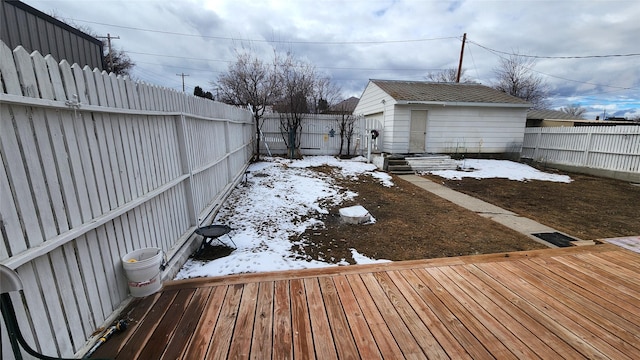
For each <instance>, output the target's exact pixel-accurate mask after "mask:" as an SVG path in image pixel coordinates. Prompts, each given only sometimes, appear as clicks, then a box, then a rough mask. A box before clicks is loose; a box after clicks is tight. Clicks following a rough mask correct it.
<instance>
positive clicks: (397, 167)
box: [386, 155, 458, 175]
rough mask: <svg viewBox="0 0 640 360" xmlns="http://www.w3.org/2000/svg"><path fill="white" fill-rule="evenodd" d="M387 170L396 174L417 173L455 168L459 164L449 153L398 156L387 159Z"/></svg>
mask: <svg viewBox="0 0 640 360" xmlns="http://www.w3.org/2000/svg"><path fill="white" fill-rule="evenodd" d="M387 161H388V163H387V168H386V170H387V171H388V172H390V173H392V174H396V175H406V174H415V173H416V172H418V171H436V170H455V169H456V168H457V167H458V165H457V164H456V161H455V160H453V159H451V157H450V156H448V155H428V156H398V155H393V156H391V157H389V158H388V159H387Z"/></svg>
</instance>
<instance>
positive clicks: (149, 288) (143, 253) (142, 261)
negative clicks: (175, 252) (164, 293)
mask: <svg viewBox="0 0 640 360" xmlns="http://www.w3.org/2000/svg"><path fill="white" fill-rule="evenodd" d="M163 255H164V253H163V252H162V249H158V248H144V249H140V250H135V251H132V252H130V253H128V254H127V255H125V256H124V257H123V258H122V266H123V267H124V271H125V273H126V275H127V280H129V292H131V296H133V297H143V296H148V295H151V294H154V293H155V292H157V291H158V290H160V288H162V281H161V280H160V271H161V267H162V262H163V258H164V256H163Z"/></svg>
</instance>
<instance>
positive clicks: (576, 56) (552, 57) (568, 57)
mask: <svg viewBox="0 0 640 360" xmlns="http://www.w3.org/2000/svg"><path fill="white" fill-rule="evenodd" d="M467 42H468V43H471V44H474V45H477V46H479V47H481V48H483V49H485V50H487V51H489V52H492V53H497V54H503V55H518V56H520V57H526V58H534V59H598V58H613V57H632V56H640V53H631V54H606V55H574V56H541V55H526V54H515V53H513V52H507V51H501V50H496V49H492V48H490V47H487V46H484V45H481V44H478V43H477V42H475V41H471V40H467Z"/></svg>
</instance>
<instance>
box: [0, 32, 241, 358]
mask: <svg viewBox="0 0 640 360" xmlns="http://www.w3.org/2000/svg"><path fill="white" fill-rule="evenodd" d="M0 77H1V85H2V87H1V89H2V91H0V160H1V161H2V164H1V166H0V230H1V233H2V243H1V244H0V262H1V263H2V264H4V265H7V266H8V267H10V268H13V269H16V271H17V272H18V273H19V275H20V276H21V278H22V280H23V283H24V293H23V295H21V294H19V293H13V294H12V295H11V296H12V299H13V303H14V305H15V307H16V312H17V315H18V319H19V323H20V325H21V329H22V331H23V332H24V335H25V338H26V340H27V342H28V343H30V344H33V345H34V346H35V347H36V348H38V349H39V350H40V351H42V352H43V353H45V354H48V355H61V356H71V355H73V354H75V353H77V352H78V351H79V350H80V349H81V348H82V347H83V346H84V345H85V343H86V340H87V339H88V338H89V337H90V336H91V334H92V333H93V332H94V330H96V329H97V328H98V327H100V326H101V325H103V323H104V322H105V321H107V320H109V319H110V317H112V316H113V314H114V311H115V310H116V309H117V308H118V306H119V305H121V304H122V302H123V301H124V300H125V299H126V298H127V296H128V288H127V281H126V278H125V275H124V272H123V269H122V264H121V257H122V256H124V255H125V254H126V253H128V252H131V251H133V250H135V249H140V248H144V247H158V248H162V249H163V250H164V251H165V252H166V253H167V257H168V258H169V259H172V258H173V260H172V261H171V263H172V264H173V265H174V267H175V266H179V265H180V261H181V258H180V257H181V256H182V258H184V256H186V255H184V254H185V253H186V252H187V251H188V247H189V246H190V245H192V244H191V243H190V242H189V241H188V240H189V238H190V236H191V234H192V233H193V230H194V229H195V226H196V222H197V219H198V218H205V217H207V216H209V215H211V212H212V211H213V210H215V209H216V208H217V207H218V206H219V205H220V203H221V202H222V200H223V199H224V197H225V196H226V194H227V193H228V192H229V191H230V189H232V188H233V186H234V184H235V183H236V182H237V181H238V180H239V179H240V178H241V177H242V175H243V174H244V171H245V169H246V166H247V164H248V162H249V160H250V158H251V155H252V147H253V142H252V141H253V125H252V117H251V113H250V112H248V111H245V110H241V109H238V108H236V107H231V106H227V105H224V104H220V103H215V102H213V101H210V100H206V99H200V98H195V97H192V96H186V95H184V94H182V93H178V92H176V91H174V90H170V89H164V88H159V87H155V86H149V85H146V84H142V83H136V82H133V81H130V80H126V79H123V78H121V77H116V76H115V75H113V74H111V75H107V74H106V73H100V72H98V71H97V70H96V71H92V70H91V69H89V68H88V67H85V68H81V67H80V66H78V65H76V64H74V65H72V66H70V65H69V64H68V63H67V62H66V61H62V62H60V63H58V62H57V61H56V60H55V59H53V58H52V57H51V56H46V57H42V56H41V55H40V54H39V53H37V52H34V53H33V54H28V53H27V52H26V51H25V50H24V49H23V48H21V47H18V48H17V49H16V50H14V51H11V50H10V49H9V48H8V47H7V46H6V45H5V44H4V43H1V42H0ZM1 330H2V358H3V359H12V358H13V354H12V353H11V346H10V345H9V340H8V337H7V331H6V327H5V325H4V322H3V323H2V329H1Z"/></svg>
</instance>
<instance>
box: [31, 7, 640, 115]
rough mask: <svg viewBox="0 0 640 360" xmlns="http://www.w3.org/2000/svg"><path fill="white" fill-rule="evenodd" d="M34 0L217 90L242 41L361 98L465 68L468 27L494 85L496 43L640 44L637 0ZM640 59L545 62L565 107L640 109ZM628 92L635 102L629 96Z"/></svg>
mask: <svg viewBox="0 0 640 360" xmlns="http://www.w3.org/2000/svg"><path fill="white" fill-rule="evenodd" d="M25 2H26V3H28V4H29V5H31V6H34V7H35V8H37V9H39V10H41V11H43V12H46V13H50V12H51V11H53V10H55V11H56V13H57V14H58V15H59V16H62V17H66V18H71V19H78V20H83V21H88V22H78V23H79V24H87V25H89V26H90V27H92V28H93V29H94V30H95V31H96V32H98V33H100V34H106V33H107V32H109V33H111V34H112V35H113V34H115V35H119V36H120V40H117V41H116V42H115V45H116V46H118V47H121V48H123V49H125V50H126V51H130V52H131V57H132V58H133V60H134V61H135V62H137V63H138V66H137V67H136V69H135V70H134V75H135V76H137V77H138V78H140V79H142V80H144V81H147V82H151V83H154V84H158V85H163V86H168V87H172V88H176V89H178V88H181V79H180V77H178V76H176V75H175V74H176V73H182V72H184V73H188V74H189V77H188V78H185V82H186V86H187V88H188V90H189V91H192V90H193V87H194V86H195V85H200V86H203V87H204V88H205V90H207V89H206V88H207V86H209V85H208V83H209V81H211V80H212V79H215V78H216V77H217V76H218V74H220V73H221V72H223V71H225V70H226V68H227V66H228V61H232V60H233V59H234V49H237V48H241V47H246V48H251V49H253V50H254V51H256V52H257V53H259V54H261V55H262V56H264V57H271V56H272V50H271V47H272V46H275V47H276V48H278V49H280V50H285V51H292V52H293V53H295V54H296V55H297V56H299V57H301V58H305V59H308V60H309V61H310V62H312V63H313V64H315V65H316V66H317V67H318V69H319V70H321V71H323V72H326V73H327V74H328V75H330V76H331V77H332V78H333V79H334V80H335V81H336V82H338V84H339V85H340V86H341V87H342V88H343V95H344V96H345V97H348V96H352V95H354V96H359V95H360V94H361V93H362V91H363V90H364V87H365V85H366V83H367V81H368V79H370V78H386V79H417V80H421V79H423V78H424V75H425V74H426V73H427V72H429V71H433V70H434V69H446V68H451V67H457V64H458V58H459V54H460V46H461V38H462V34H463V33H467V36H468V39H469V41H470V42H469V43H468V44H467V46H466V47H465V55H464V63H463V66H464V68H465V69H466V74H467V76H469V77H471V78H472V79H473V80H475V81H478V82H481V83H483V84H491V82H492V79H493V76H494V75H493V68H494V67H496V66H497V65H498V62H499V59H500V56H505V55H500V54H497V53H495V52H492V51H489V50H487V48H488V49H494V50H499V51H505V52H511V51H516V50H517V51H519V52H521V53H526V54H531V55H537V56H543V57H545V56H546V57H558V56H588V55H610V54H612V55H615V54H617V55H624V54H639V53H640V45H639V44H638V42H637V41H636V37H637V34H638V33H640V22H639V21H637V19H640V2H638V1H636V0H622V1H616V0H614V1H538V0H528V1H420V0H386V1H385V0H380V1H368V0H354V1H335V0H313V1H312V0H300V1H281V0H271V1H253V0H234V1H230V0H181V1H173V2H167V1H164V0H144V1H133V0H131V1H125V0H111V1H91V2H85V3H89V4H90V6H78V2H77V1H49V0H25ZM141 29H148V30H153V31H143V30H141ZM167 32H172V33H179V34H188V35H190V36H185V35H177V34H168V33H167ZM439 38H443V39H440V40H430V39H439ZM417 40H419V41H417ZM477 44H480V45H481V46H483V47H481V46H479V45H477ZM186 58H190V59H186ZM198 59H199V60H198ZM639 61H640V56H628V57H624V56H620V57H606V58H595V59H549V58H542V59H539V60H538V61H537V63H536V66H535V70H536V71H538V72H539V74H541V76H543V78H544V79H545V80H546V81H547V82H548V83H549V85H550V89H551V93H552V95H553V98H552V103H553V104H555V105H557V106H564V105H568V104H569V103H564V101H568V100H567V99H571V101H572V102H575V101H582V102H583V103H585V104H586V105H587V106H591V104H609V103H611V102H616V104H617V106H620V107H624V108H625V109H633V108H640V103H638V101H637V99H639V98H640V67H639V66H637V64H638V62H639ZM620 95H625V96H627V97H628V98H629V99H635V100H632V101H621V100H620V98H619V96H620ZM587 97H588V98H587ZM575 99H578V100H575ZM594 106H595V105H594ZM619 110H620V111H622V110H624V109H619Z"/></svg>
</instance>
